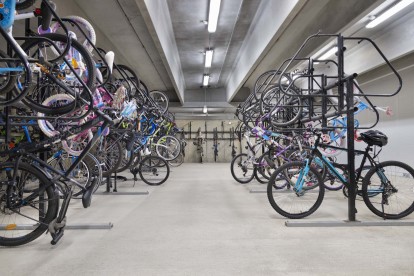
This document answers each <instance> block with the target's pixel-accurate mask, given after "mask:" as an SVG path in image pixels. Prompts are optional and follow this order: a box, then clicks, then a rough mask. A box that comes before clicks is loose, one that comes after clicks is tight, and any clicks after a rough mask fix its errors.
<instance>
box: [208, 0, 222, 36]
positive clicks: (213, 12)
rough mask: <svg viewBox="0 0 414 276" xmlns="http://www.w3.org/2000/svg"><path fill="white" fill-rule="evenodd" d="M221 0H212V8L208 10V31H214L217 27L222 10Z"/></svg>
mask: <svg viewBox="0 0 414 276" xmlns="http://www.w3.org/2000/svg"><path fill="white" fill-rule="evenodd" d="M220 2H221V0H210V10H209V12H208V28H207V29H208V32H209V33H214V32H215V31H216V29H217V21H218V16H219V12H220Z"/></svg>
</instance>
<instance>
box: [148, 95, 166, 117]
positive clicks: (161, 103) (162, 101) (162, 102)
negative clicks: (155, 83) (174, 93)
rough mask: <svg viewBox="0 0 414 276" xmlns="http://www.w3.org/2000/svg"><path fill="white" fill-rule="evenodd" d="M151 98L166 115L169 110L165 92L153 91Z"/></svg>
mask: <svg viewBox="0 0 414 276" xmlns="http://www.w3.org/2000/svg"><path fill="white" fill-rule="evenodd" d="M149 96H150V97H151V98H152V100H153V101H154V102H155V103H156V104H157V106H158V107H159V109H160V113H161V114H164V113H165V112H166V111H167V109H168V97H167V96H166V95H165V94H164V93H163V92H161V91H157V90H153V91H151V92H150V93H149Z"/></svg>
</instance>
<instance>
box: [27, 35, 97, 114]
mask: <svg viewBox="0 0 414 276" xmlns="http://www.w3.org/2000/svg"><path fill="white" fill-rule="evenodd" d="M39 37H45V38H48V39H50V40H52V41H53V42H55V43H63V44H66V42H67V37H66V36H65V35H61V34H55V33H48V34H44V35H41V36H39ZM42 43H45V42H43V41H41V42H39V41H38V40H36V39H33V40H27V41H26V42H25V43H23V45H22V46H21V47H22V49H23V50H24V51H25V52H26V53H27V54H28V56H30V57H34V56H32V55H31V53H34V54H35V53H38V51H37V50H38V49H36V51H34V49H33V48H34V47H38V46H39V45H42ZM63 44H62V47H64V46H63ZM41 47H42V49H45V51H46V49H47V48H48V47H43V46H41ZM71 47H72V48H73V49H75V50H76V51H78V53H79V56H81V57H82V63H83V64H84V66H85V72H87V79H86V80H85V79H84V81H85V83H86V85H87V87H88V88H89V89H90V90H93V87H94V85H95V80H96V71H95V63H94V62H93V60H92V57H91V56H90V53H89V52H88V50H87V49H86V48H85V47H84V46H83V45H81V44H80V43H79V42H77V41H76V40H72V41H71ZM31 51H33V52H31ZM52 52H53V51H50V53H49V52H48V53H45V54H44V56H52ZM55 57H56V54H55ZM48 62H49V63H51V64H52V65H53V66H58V65H57V64H56V63H57V62H60V64H64V61H63V60H56V59H52V60H49V61H48ZM50 70H52V69H50ZM54 70H56V68H54ZM66 75H67V74H66ZM85 76H86V74H85ZM34 79H37V78H34ZM49 81H50V80H49ZM56 89H60V90H58V91H61V92H63V91H64V90H63V89H62V88H60V87H59V86H58V85H56V84H54V83H53V81H51V82H47V81H46V80H45V82H44V83H41V84H40V85H38V84H37V83H33V85H32V87H31V88H29V91H28V93H27V95H26V97H25V98H23V99H22V102H23V103H24V104H26V105H27V106H29V107H30V108H32V109H33V110H35V111H38V112H41V113H44V114H50V115H60V114H66V113H68V112H70V111H73V110H74V109H75V107H76V105H77V104H78V103H76V102H75V101H74V102H71V103H68V104H67V105H64V106H60V107H49V106H43V105H42V104H41V103H42V102H43V100H44V99H45V98H47V97H49V96H51V95H52V93H53V94H56V91H55V90H56ZM39 90H42V91H39ZM85 90H86V89H83V90H82V91H79V92H80V95H81V96H83V95H85V97H89V94H88V93H87V92H86V91H85ZM38 92H39V93H42V94H43V95H42V98H41V99H40V101H39V97H38Z"/></svg>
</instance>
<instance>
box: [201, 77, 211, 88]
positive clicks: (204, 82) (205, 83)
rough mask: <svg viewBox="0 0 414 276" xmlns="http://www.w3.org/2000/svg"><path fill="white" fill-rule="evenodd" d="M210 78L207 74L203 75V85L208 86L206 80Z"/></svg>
mask: <svg viewBox="0 0 414 276" xmlns="http://www.w3.org/2000/svg"><path fill="white" fill-rule="evenodd" d="M209 80H210V76H209V75H204V77H203V86H208V81H209Z"/></svg>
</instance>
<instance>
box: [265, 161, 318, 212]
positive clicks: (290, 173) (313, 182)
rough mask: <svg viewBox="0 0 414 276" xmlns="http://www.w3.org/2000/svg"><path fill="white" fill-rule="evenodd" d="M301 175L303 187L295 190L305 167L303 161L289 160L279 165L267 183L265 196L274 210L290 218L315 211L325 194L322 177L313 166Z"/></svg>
mask: <svg viewBox="0 0 414 276" xmlns="http://www.w3.org/2000/svg"><path fill="white" fill-rule="evenodd" d="M308 168H309V171H308V173H307V174H306V175H303V176H302V177H303V178H302V179H304V183H303V187H302V189H301V190H300V191H297V190H296V188H295V184H296V182H297V181H300V176H301V175H302V172H303V170H304V169H305V163H304V162H290V163H286V164H284V165H282V166H280V167H279V168H278V169H277V170H276V171H275V172H274V173H273V174H272V177H271V178H270V180H269V183H268V185H267V198H268V199H269V203H270V205H271V206H272V207H273V209H275V211H276V212H278V213H279V214H281V215H282V216H284V217H287V218H291V219H299V218H304V217H307V216H309V215H310V214H312V213H313V212H315V211H316V210H317V209H318V208H319V206H320V205H321V203H322V200H323V197H324V195H325V187H324V186H323V181H322V177H321V175H320V174H319V172H318V171H317V169H316V168H314V167H313V166H309V167H308Z"/></svg>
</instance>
